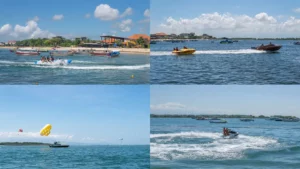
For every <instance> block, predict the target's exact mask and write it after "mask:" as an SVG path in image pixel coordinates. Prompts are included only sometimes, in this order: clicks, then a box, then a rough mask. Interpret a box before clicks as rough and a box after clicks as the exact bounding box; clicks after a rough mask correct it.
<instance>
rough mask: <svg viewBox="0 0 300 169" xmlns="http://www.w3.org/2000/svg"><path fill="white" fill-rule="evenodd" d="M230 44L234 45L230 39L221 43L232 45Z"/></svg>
mask: <svg viewBox="0 0 300 169" xmlns="http://www.w3.org/2000/svg"><path fill="white" fill-rule="evenodd" d="M230 43H233V41H231V40H229V39H226V40H222V41H221V42H220V44H230Z"/></svg>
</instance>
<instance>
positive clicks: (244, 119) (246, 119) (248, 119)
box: [240, 118, 254, 122]
mask: <svg viewBox="0 0 300 169" xmlns="http://www.w3.org/2000/svg"><path fill="white" fill-rule="evenodd" d="M240 120H241V121H246V122H248V121H254V119H250V118H242V119H240Z"/></svg>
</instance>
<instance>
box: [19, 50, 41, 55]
mask: <svg viewBox="0 0 300 169" xmlns="http://www.w3.org/2000/svg"><path fill="white" fill-rule="evenodd" d="M16 54H17V55H28V56H32V55H39V54H40V52H38V51H36V50H28V51H23V50H17V51H16Z"/></svg>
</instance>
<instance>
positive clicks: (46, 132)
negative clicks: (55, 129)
mask: <svg viewBox="0 0 300 169" xmlns="http://www.w3.org/2000/svg"><path fill="white" fill-rule="evenodd" d="M51 129H52V126H51V124H46V125H45V126H44V127H43V128H42V129H41V131H40V135H41V136H48V135H49V134H50V131H51Z"/></svg>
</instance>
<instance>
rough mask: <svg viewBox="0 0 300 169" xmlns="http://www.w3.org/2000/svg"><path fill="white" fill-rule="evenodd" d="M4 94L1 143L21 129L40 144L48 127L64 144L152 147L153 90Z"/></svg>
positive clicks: (36, 89) (19, 89) (23, 89)
mask: <svg viewBox="0 0 300 169" xmlns="http://www.w3.org/2000/svg"><path fill="white" fill-rule="evenodd" d="M0 93H1V95H0V141H1V139H2V141H3V140H5V139H7V138H6V137H8V136H9V135H10V136H15V135H16V133H14V132H17V131H18V129H20V128H22V129H23V130H24V137H25V138H26V139H27V140H28V139H30V138H31V137H32V138H37V139H42V138H39V137H36V133H38V132H39V131H40V129H41V128H42V127H44V125H46V124H48V123H49V124H51V125H52V126H53V128H52V131H51V135H52V137H55V138H58V139H61V140H62V141H68V142H75V143H93V144H119V143H120V140H119V139H120V138H124V141H123V144H149V128H150V127H149V126H150V124H149V123H150V122H149V86H146V85H135V86H126V85H124V86H113V85H112V86H102V85H97V86H88V85H86V86H55V85H53V86H3V85H2V86H0ZM26 133H27V134H26ZM66 138H68V139H66Z"/></svg>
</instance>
